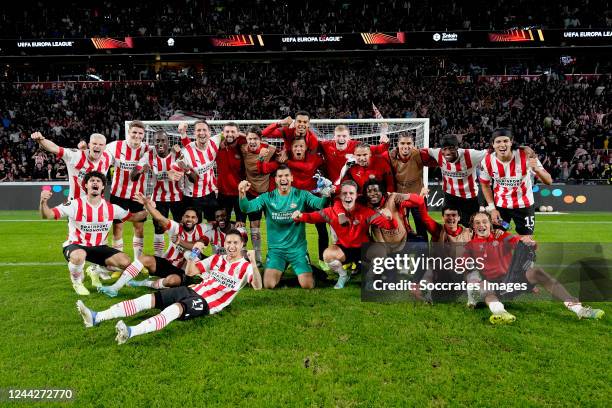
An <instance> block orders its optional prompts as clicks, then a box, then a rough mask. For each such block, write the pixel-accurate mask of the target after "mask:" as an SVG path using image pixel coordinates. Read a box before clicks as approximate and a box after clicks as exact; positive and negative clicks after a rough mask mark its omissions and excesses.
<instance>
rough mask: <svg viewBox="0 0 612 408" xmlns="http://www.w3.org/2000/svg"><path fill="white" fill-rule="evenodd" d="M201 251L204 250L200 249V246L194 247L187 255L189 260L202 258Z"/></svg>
mask: <svg viewBox="0 0 612 408" xmlns="http://www.w3.org/2000/svg"><path fill="white" fill-rule="evenodd" d="M201 253H202V251H200V250H199V249H198V248H193V249H192V250H191V252H189V255H188V256H187V260H189V261H197V260H198V259H200V254H201Z"/></svg>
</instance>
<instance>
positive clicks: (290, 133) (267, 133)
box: [261, 111, 319, 153]
mask: <svg viewBox="0 0 612 408" xmlns="http://www.w3.org/2000/svg"><path fill="white" fill-rule="evenodd" d="M261 133H262V136H263V137H268V138H271V139H283V140H284V141H285V145H284V149H285V150H286V151H290V150H291V143H292V142H293V140H294V139H295V138H298V137H301V138H303V139H304V140H305V141H306V147H307V149H308V151H309V152H311V153H314V152H316V151H317V148H318V146H319V141H318V139H317V136H316V135H315V134H314V132H313V131H312V130H310V114H309V113H308V112H305V111H299V112H297V113H296V114H295V120H293V118H291V116H287V117H286V118H285V119H283V120H282V121H280V122H277V123H273V124H271V125H269V126H268V127H267V128H265V129H264V130H263V131H262V132H261Z"/></svg>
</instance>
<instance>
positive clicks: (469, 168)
mask: <svg viewBox="0 0 612 408" xmlns="http://www.w3.org/2000/svg"><path fill="white" fill-rule="evenodd" d="M427 152H428V153H429V155H430V156H431V157H433V158H434V159H435V160H436V161H437V162H438V166H440V170H441V171H442V187H443V189H444V192H445V193H448V194H450V195H453V196H456V197H461V198H476V197H478V183H476V181H477V179H478V177H477V176H476V174H475V173H476V168H477V167H478V165H479V164H480V162H481V161H482V159H483V158H484V157H485V155H486V154H487V151H486V150H474V149H457V154H458V155H459V157H458V158H457V160H456V161H455V162H454V163H451V162H449V161H448V160H446V159H445V158H444V155H443V154H442V149H440V148H428V149H427Z"/></svg>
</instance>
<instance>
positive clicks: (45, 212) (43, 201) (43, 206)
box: [38, 190, 55, 220]
mask: <svg viewBox="0 0 612 408" xmlns="http://www.w3.org/2000/svg"><path fill="white" fill-rule="evenodd" d="M52 195H53V193H52V192H51V191H47V190H43V191H41V192H40V205H39V207H38V208H39V210H40V215H41V216H42V218H43V219H44V220H48V219H51V218H55V214H54V213H53V210H52V209H50V208H49V204H48V201H49V199H50V198H51V196H52Z"/></svg>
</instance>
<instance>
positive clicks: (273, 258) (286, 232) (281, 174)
mask: <svg viewBox="0 0 612 408" xmlns="http://www.w3.org/2000/svg"><path fill="white" fill-rule="evenodd" d="M274 180H275V182H276V189H275V190H274V191H270V192H267V193H264V194H260V195H259V196H257V197H256V198H254V199H252V200H249V199H248V198H247V191H248V190H249V188H250V187H251V183H249V182H248V181H247V180H244V181H241V182H240V184H239V190H238V192H239V195H240V208H242V210H243V211H246V212H248V213H251V212H258V211H262V210H264V211H265V213H266V228H267V233H268V234H267V235H268V254H267V257H266V270H265V271H264V286H265V287H266V288H268V289H272V288H274V287H276V285H278V283H279V282H280V279H281V277H282V275H283V272H284V271H285V267H286V266H287V264H291V266H292V267H293V270H294V271H295V274H296V275H297V277H298V281H299V283H300V286H301V287H302V288H305V289H312V288H314V286H315V281H314V277H313V274H312V268H311V267H310V261H309V259H308V249H307V244H306V229H305V228H304V225H298V224H295V223H294V222H293V219H292V217H291V216H292V213H293V212H294V211H303V210H304V209H305V208H307V206H309V207H311V208H319V209H320V208H323V206H324V205H325V201H326V198H324V197H317V196H315V195H314V194H312V193H310V192H308V191H304V190H299V189H297V188H295V187H292V186H291V183H292V181H293V177H292V175H291V170H289V168H288V167H287V166H286V165H281V166H280V167H279V168H278V169H277V170H276V174H275V175H274Z"/></svg>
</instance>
